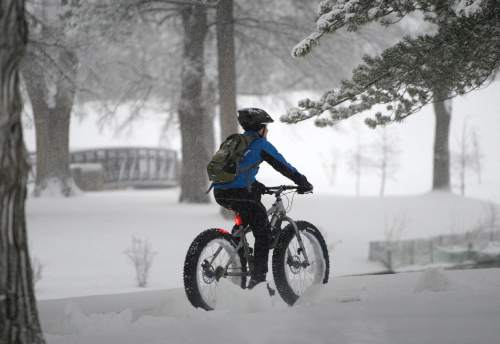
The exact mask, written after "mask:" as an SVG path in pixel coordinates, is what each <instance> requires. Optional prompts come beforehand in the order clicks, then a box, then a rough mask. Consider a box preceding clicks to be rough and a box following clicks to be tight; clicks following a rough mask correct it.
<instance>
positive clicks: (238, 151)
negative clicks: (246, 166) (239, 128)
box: [207, 134, 255, 183]
mask: <svg viewBox="0 0 500 344" xmlns="http://www.w3.org/2000/svg"><path fill="white" fill-rule="evenodd" d="M254 139H255V137H251V136H248V135H243V134H233V135H230V136H229V137H228V138H227V139H226V140H225V141H224V142H222V144H221V145H220V147H219V150H218V151H217V152H215V154H214V156H213V157H212V160H210V162H209V163H208V165H207V172H208V179H210V181H211V182H212V183H229V182H232V181H233V180H234V178H235V177H236V174H237V172H241V171H238V165H239V162H240V160H241V158H242V157H243V154H245V152H246V151H247V149H248V146H249V145H250V143H252V141H253V140H254Z"/></svg>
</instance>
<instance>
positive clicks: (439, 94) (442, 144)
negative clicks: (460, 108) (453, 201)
mask: <svg viewBox="0 0 500 344" xmlns="http://www.w3.org/2000/svg"><path fill="white" fill-rule="evenodd" d="M445 98H446V92H443V91H441V90H439V91H436V92H435V99H437V101H436V102H435V103H434V113H435V116H436V127H435V137H434V170H433V180H432V189H433V190H443V191H449V190H450V149H449V136H450V121H451V107H450V108H449V109H447V108H446V103H445V102H444V101H441V99H445Z"/></svg>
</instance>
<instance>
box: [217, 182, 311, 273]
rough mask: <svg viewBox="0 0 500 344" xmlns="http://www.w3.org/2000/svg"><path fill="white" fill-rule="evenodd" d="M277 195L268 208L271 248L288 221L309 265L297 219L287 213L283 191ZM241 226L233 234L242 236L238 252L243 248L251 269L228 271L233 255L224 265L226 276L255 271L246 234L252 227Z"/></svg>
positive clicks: (237, 247) (218, 251) (218, 250)
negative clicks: (271, 237) (283, 225)
mask: <svg viewBox="0 0 500 344" xmlns="http://www.w3.org/2000/svg"><path fill="white" fill-rule="evenodd" d="M275 196H276V201H275V202H274V203H273V205H272V206H271V207H270V208H269V209H268V210H267V215H268V216H270V217H271V220H270V221H269V222H270V227H271V233H272V235H273V237H274V238H273V241H272V245H271V249H272V248H274V247H275V246H276V243H277V242H278V240H279V237H280V234H281V224H282V223H283V222H288V223H289V224H291V225H292V227H293V229H294V232H295V236H296V238H297V241H298V243H299V246H300V249H301V252H302V254H303V255H304V261H305V264H306V265H307V266H308V265H309V258H308V256H307V252H306V250H305V248H304V244H303V242H302V238H301V235H300V231H299V228H298V226H297V224H296V223H295V221H294V220H293V219H292V218H291V217H289V216H287V215H286V208H285V206H284V205H283V200H282V197H281V192H277V193H276V194H275ZM239 227H240V228H239V229H237V230H236V231H235V232H234V234H233V235H234V236H235V237H238V236H239V237H240V242H239V243H238V245H237V246H236V251H237V252H238V251H239V250H240V249H243V255H244V257H245V259H246V260H247V262H248V266H249V271H247V272H228V269H229V266H230V265H231V264H232V262H233V260H234V257H235V255H232V256H231V257H230V259H229V260H228V262H227V264H226V266H225V267H224V277H227V276H249V275H251V274H252V272H253V256H252V254H251V252H250V246H249V244H248V240H247V239H246V234H247V233H248V232H250V231H251V228H250V225H246V226H245V225H239ZM221 250H222V248H221V247H220V248H219V249H217V251H216V252H215V254H214V257H213V258H212V260H211V262H210V264H212V263H213V261H214V260H215V258H216V257H217V255H218V254H219V253H220V251H221Z"/></svg>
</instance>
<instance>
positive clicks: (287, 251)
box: [273, 221, 330, 306]
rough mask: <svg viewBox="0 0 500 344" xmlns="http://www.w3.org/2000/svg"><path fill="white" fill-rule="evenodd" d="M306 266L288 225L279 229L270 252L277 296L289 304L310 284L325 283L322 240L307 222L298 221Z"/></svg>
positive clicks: (327, 266) (327, 267)
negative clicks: (272, 250)
mask: <svg viewBox="0 0 500 344" xmlns="http://www.w3.org/2000/svg"><path fill="white" fill-rule="evenodd" d="M297 226H298V228H299V231H300V234H301V235H300V237H301V239H302V242H303V244H304V249H305V251H306V254H307V257H308V260H309V265H308V266H306V264H305V257H304V254H303V252H302V250H301V248H300V245H299V242H298V240H297V237H296V235H295V231H294V229H293V226H292V225H291V224H289V225H287V226H286V227H285V228H283V231H282V233H281V234H280V238H279V240H278V243H277V244H276V247H275V248H274V252H273V276H274V282H275V283H276V288H277V289H278V292H279V294H280V296H281V298H282V299H283V300H284V301H285V302H286V303H287V304H289V305H290V306H292V305H293V304H294V303H295V302H296V301H297V299H298V298H299V297H300V296H301V295H302V294H304V292H305V291H306V290H307V288H309V287H310V286H312V285H314V284H321V283H323V284H326V283H327V282H328V275H329V273H330V261H329V257H328V250H327V248H326V243H325V239H324V238H323V236H322V235H321V233H320V231H319V230H318V229H317V228H316V227H315V226H314V225H312V224H311V223H309V222H305V221H298V222H297Z"/></svg>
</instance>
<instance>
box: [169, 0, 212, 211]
mask: <svg viewBox="0 0 500 344" xmlns="http://www.w3.org/2000/svg"><path fill="white" fill-rule="evenodd" d="M182 23H183V27H184V49H183V61H182V72H181V73H182V74H181V97H180V103H179V110H178V112H179V121H180V129H181V136H182V137H181V142H182V175H181V195H180V202H187V203H207V202H209V200H210V199H209V197H208V195H207V194H206V193H205V191H206V189H207V181H208V179H207V173H206V166H207V163H208V160H209V159H210V156H209V153H208V151H209V150H208V147H206V139H205V136H206V135H208V134H209V133H206V132H205V131H204V130H203V129H204V124H206V122H205V119H204V118H203V117H204V116H206V114H205V110H204V108H203V96H202V85H203V78H204V76H205V66H204V56H203V54H204V43H205V37H206V34H207V31H208V25H207V13H206V8H205V6H203V5H186V6H184V7H183V8H182ZM205 127H206V126H205ZM212 135H213V133H212Z"/></svg>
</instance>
